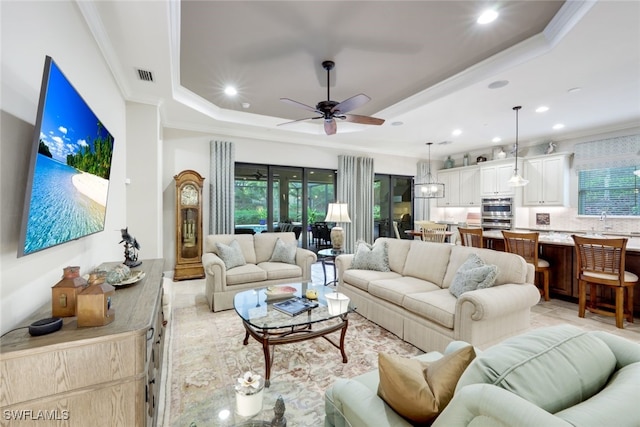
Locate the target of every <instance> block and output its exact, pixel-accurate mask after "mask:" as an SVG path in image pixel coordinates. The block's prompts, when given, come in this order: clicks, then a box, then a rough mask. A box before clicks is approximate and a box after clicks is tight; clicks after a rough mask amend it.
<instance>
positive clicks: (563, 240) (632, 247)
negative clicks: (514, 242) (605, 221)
mask: <svg viewBox="0 0 640 427" xmlns="http://www.w3.org/2000/svg"><path fill="white" fill-rule="evenodd" d="M514 231H516V232H518V231H520V232H527V231H538V232H539V233H540V236H539V242H540V243H541V244H545V243H552V244H557V245H567V246H573V239H572V238H571V235H572V234H578V235H584V236H587V237H603V238H616V237H627V238H628V239H629V240H628V241H627V251H629V252H640V237H638V236H636V235H635V233H632V234H631V233H615V232H607V233H606V234H601V233H597V232H595V233H594V232H586V231H558V230H548V229H545V230H541V229H533V228H518V229H516V230H514ZM483 234H484V236H485V237H489V238H492V239H502V232H501V231H500V230H485V231H484V233H483Z"/></svg>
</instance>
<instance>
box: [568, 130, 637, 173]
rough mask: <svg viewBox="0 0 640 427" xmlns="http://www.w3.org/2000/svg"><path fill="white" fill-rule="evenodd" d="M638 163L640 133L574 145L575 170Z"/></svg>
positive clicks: (626, 165) (634, 164)
mask: <svg viewBox="0 0 640 427" xmlns="http://www.w3.org/2000/svg"><path fill="white" fill-rule="evenodd" d="M638 165H640V135H628V136H620V137H616V138H609V139H602V140H599V141H590V142H582V143H580V144H576V146H575V157H574V160H573V166H574V167H575V169H576V170H578V171H581V170H589V169H605V168H619V167H628V166H638Z"/></svg>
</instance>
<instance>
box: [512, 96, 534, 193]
mask: <svg viewBox="0 0 640 427" xmlns="http://www.w3.org/2000/svg"><path fill="white" fill-rule="evenodd" d="M521 108H522V107H521V106H517V107H513V110H514V111H515V112H516V145H515V151H516V164H515V168H514V169H513V175H512V176H511V178H509V181H507V184H508V185H509V187H524V186H525V185H527V184H528V183H529V180H526V179H524V178H523V177H521V176H520V174H519V173H518V111H520V109H521Z"/></svg>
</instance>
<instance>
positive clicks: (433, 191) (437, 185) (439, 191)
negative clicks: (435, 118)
mask: <svg viewBox="0 0 640 427" xmlns="http://www.w3.org/2000/svg"><path fill="white" fill-rule="evenodd" d="M431 145H433V142H427V146H428V147H429V169H428V171H427V182H426V183H421V184H416V185H415V195H414V198H416V199H441V198H443V197H444V184H443V183H441V182H437V181H436V180H435V179H433V176H432V175H431Z"/></svg>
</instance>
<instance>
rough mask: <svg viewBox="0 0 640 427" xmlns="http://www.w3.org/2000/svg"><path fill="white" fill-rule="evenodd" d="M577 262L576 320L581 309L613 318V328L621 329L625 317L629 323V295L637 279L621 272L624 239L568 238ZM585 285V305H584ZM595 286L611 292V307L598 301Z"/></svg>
mask: <svg viewBox="0 0 640 427" xmlns="http://www.w3.org/2000/svg"><path fill="white" fill-rule="evenodd" d="M571 237H572V238H573V241H574V243H575V248H576V255H577V259H578V270H577V272H576V276H577V278H578V316H580V317H584V314H585V309H588V310H589V311H590V312H592V313H597V314H602V315H604V316H613V317H615V318H616V327H618V328H620V329H622V328H623V327H624V326H623V320H624V318H625V317H626V319H627V321H628V322H629V323H633V291H634V287H635V285H636V284H637V283H638V276H637V275H635V274H634V273H631V272H629V271H625V253H626V249H627V239H626V238H617V239H608V238H606V239H604V238H592V237H583V236H576V235H572V236H571ZM587 284H589V304H588V305H587ZM598 286H605V287H609V288H612V289H613V290H614V293H615V304H610V303H608V302H605V301H601V300H598V291H597V287H598Z"/></svg>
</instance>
